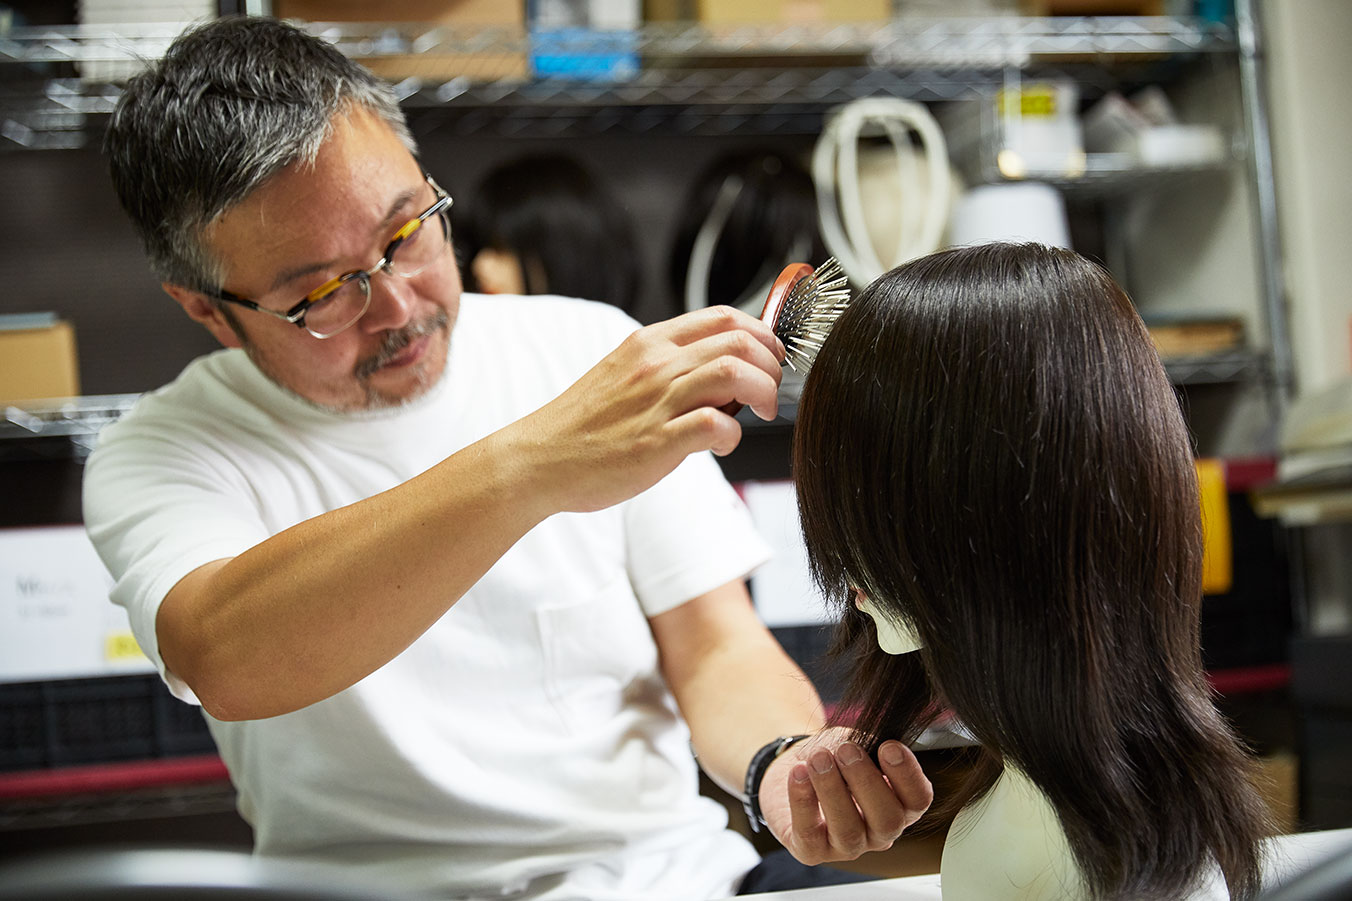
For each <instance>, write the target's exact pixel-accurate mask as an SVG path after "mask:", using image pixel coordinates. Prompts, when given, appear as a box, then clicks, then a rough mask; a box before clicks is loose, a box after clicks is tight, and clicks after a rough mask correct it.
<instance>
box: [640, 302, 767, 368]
mask: <svg viewBox="0 0 1352 901" xmlns="http://www.w3.org/2000/svg"><path fill="white" fill-rule="evenodd" d="M649 328H652V329H655V330H657V331H659V332H660V333H661V335H662V336H663V337H665V338H667V339H668V340H670V341H671V342H672V343H674V344H681V345H685V344H692V343H694V342H695V341H698V340H700V339H701V338H707V337H709V336H711V335H717V334H720V333H724V332H731V331H734V330H740V331H742V332H745V333H747V334H749V335H751V336H752V337H754V338H755V339H756V340H757V341H758V342H760V343H761V344H762V345H763V346H764V347H765V349H766V350H768V351H769V352H770V354H771V355H772V356H773V357H774V358H775V359H776V360H782V359H784V343H783V342H782V341H780V340H779V339H778V338H776V337H775V333H774V332H773V331H772V330H771V329H770V327H769V326H768V325H766V324H765V323H763V322H761V321H760V320H759V319H757V318H756V317H755V316H751V315H748V314H746V313H743V312H742V311H741V310H738V309H736V308H735V307H725V306H719V307H706V308H704V309H702V310H695V311H694V312H691V313H685V314H683V315H681V316H677V317H675V318H674V319H668V320H666V321H665V322H661V323H658V324H656V325H653V326H649Z"/></svg>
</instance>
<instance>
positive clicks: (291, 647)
mask: <svg viewBox="0 0 1352 901" xmlns="http://www.w3.org/2000/svg"><path fill="white" fill-rule="evenodd" d="M508 439H509V436H507V437H504V436H502V435H501V434H499V435H495V436H490V437H489V438H487V439H485V440H484V441H481V442H479V443H477V444H474V445H471V446H470V447H468V448H466V449H464V450H462V451H460V452H459V453H457V454H455V455H453V456H452V457H449V458H447V459H446V460H445V461H443V462H442V463H441V464H439V465H438V466H436V467H433V468H432V469H430V470H428V471H427V472H425V473H423V474H422V475H419V476H417V477H416V478H414V479H412V480H410V481H408V482H406V483H404V484H402V485H399V486H397V487H396V488H393V489H390V490H389V491H386V492H383V493H381V494H378V495H375V496H373V497H371V498H368V499H366V500H363V501H360V502H358V503H355V504H351V505H349V506H346V507H342V508H340V509H338V510H334V511H332V512H329V513H326V514H323V515H321V516H317V517H315V518H313V519H310V520H307V521H305V522H302V523H299V524H298V525H296V526H294V527H292V528H290V529H287V530H286V531H284V532H281V533H278V534H277V535H275V536H273V537H272V538H269V539H268V540H267V541H264V542H263V543H261V544H259V545H257V546H256V547H254V548H252V549H250V550H249V551H246V552H245V553H243V554H241V555H240V556H238V557H236V558H234V559H232V560H229V561H224V562H223V563H221V564H220V565H216V564H209V565H208V566H206V567H203V568H201V569H199V570H198V571H196V572H194V573H192V574H190V575H189V576H188V577H187V578H185V579H183V580H182V581H181V582H180V583H179V584H178V585H176V586H175V587H174V589H173V591H171V592H170V594H169V595H168V597H167V598H166V599H165V602H164V604H163V606H162V607H161V609H160V614H159V617H158V619H157V634H158V638H159V643H160V651H161V655H162V656H163V657H164V660H165V664H166V665H167V666H168V667H169V669H171V670H172V671H173V672H174V673H175V674H176V675H178V676H179V677H180V678H182V679H183V680H184V681H185V682H187V683H188V685H189V686H191V687H192V689H193V690H194V692H196V693H197V695H198V697H199V699H200V700H201V701H202V702H203V706H204V707H205V708H206V709H207V710H208V712H210V713H211V714H212V715H213V716H216V717H218V718H221V719H256V718H261V717H268V716H275V715H277V714H281V713H286V712H289V711H291V710H295V709H298V708H300V707H303V706H305V705H307V704H311V703H314V702H315V701H319V700H322V699H323V698H326V697H329V696H330V695H333V694H335V693H337V692H339V691H341V690H343V689H344V688H347V687H348V686H350V685H352V684H354V683H355V682H357V681H358V680H360V679H361V678H363V677H365V676H366V675H368V674H369V673H371V672H373V671H374V670H376V669H378V668H379V667H381V666H383V665H384V664H385V663H387V662H388V661H389V660H391V659H393V658H394V657H395V656H397V655H398V654H399V653H400V652H401V651H403V650H404V649H405V648H406V647H407V646H408V645H409V644H411V643H412V642H413V641H414V640H415V639H417V637H418V636H420V635H421V634H422V633H423V632H425V631H426V630H427V629H428V628H429V627H430V626H431V625H432V624H433V623H435V622H436V621H437V619H439V618H440V617H441V616H442V615H443V614H444V613H445V612H446V611H447V610H448V609H449V608H450V607H451V606H452V605H453V604H454V603H455V601H457V600H458V599H459V598H460V597H461V596H463V595H464V593H465V592H466V591H467V590H469V588H470V587H471V586H473V585H474V583H475V582H477V581H478V580H479V579H480V578H481V577H482V576H483V574H484V573H485V572H487V571H488V569H489V568H490V567H492V565H493V564H494V563H495V562H496V561H497V560H498V559H499V558H500V557H501V556H502V555H503V554H504V553H505V552H506V551H507V550H508V549H509V548H510V547H511V546H512V545H513V544H514V543H515V542H516V541H517V540H518V539H519V538H520V537H521V536H522V535H524V534H525V533H526V532H527V531H529V530H530V529H531V528H532V527H534V526H535V525H536V524H537V523H538V522H539V521H540V520H542V519H543V518H544V517H545V516H547V515H549V513H550V512H552V511H551V510H549V509H548V508H547V507H542V506H541V505H540V504H538V503H536V502H535V500H534V498H538V497H539V496H540V495H541V494H542V492H534V491H532V490H531V487H530V486H531V482H530V478H531V476H530V474H529V473H525V472H523V471H521V470H520V469H519V468H518V465H517V462H516V461H518V459H519V455H517V454H514V453H511V452H510V448H506V447H503V446H502V445H503V442H504V441H505V440H508Z"/></svg>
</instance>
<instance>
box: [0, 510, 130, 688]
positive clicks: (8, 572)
mask: <svg viewBox="0 0 1352 901" xmlns="http://www.w3.org/2000/svg"><path fill="white" fill-rule="evenodd" d="M112 586H113V579H112V577H111V576H110V575H109V574H108V570H107V569H105V568H104V566H103V561H101V560H100V559H99V557H98V554H97V553H96V552H95V551H94V546H93V545H92V544H90V543H89V537H88V536H87V535H86V534H85V530H84V527H83V526H42V527H36V528H27V529H0V682H28V681H37V680H41V679H67V678H82V677H89V676H106V675H110V674H114V673H132V672H151V671H153V667H152V666H151V664H150V661H148V660H147V659H146V658H145V655H143V654H141V653H140V650H139V648H137V647H136V643H135V640H134V639H132V638H131V627H130V625H129V624H128V622H127V613H126V611H125V610H123V609H122V608H121V607H118V606H116V605H114V604H113V603H112V602H111V601H109V600H108V593H109V591H110V590H111V589H112Z"/></svg>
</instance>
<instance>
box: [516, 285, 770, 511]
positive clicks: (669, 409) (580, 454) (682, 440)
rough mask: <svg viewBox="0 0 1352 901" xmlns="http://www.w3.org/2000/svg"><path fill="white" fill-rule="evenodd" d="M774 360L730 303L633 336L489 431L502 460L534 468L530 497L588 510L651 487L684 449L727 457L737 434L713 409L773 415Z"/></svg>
mask: <svg viewBox="0 0 1352 901" xmlns="http://www.w3.org/2000/svg"><path fill="white" fill-rule="evenodd" d="M783 355H784V350H783V345H782V343H781V342H780V341H779V339H778V338H776V337H775V336H774V333H773V332H772V331H771V330H770V328H769V327H768V326H766V325H765V324H764V323H763V322H761V321H760V320H759V319H756V318H755V317H753V316H748V315H747V314H745V313H743V312H741V311H739V310H736V309H733V308H732V307H709V308H707V309H704V310H697V311H695V312H693V313H687V314H685V315H683V316H678V317H676V318H675V319H670V320H668V321H666V322H659V323H656V324H654V325H650V326H647V327H645V328H641V329H639V330H638V331H636V332H634V334H632V335H630V336H629V337H628V338H627V339H625V341H624V342H623V343H622V344H621V345H620V346H619V347H618V348H616V349H615V350H614V351H612V352H611V353H610V354H609V355H607V356H606V357H605V358H604V359H603V360H601V362H599V363H597V364H596V366H594V367H593V368H592V369H591V370H590V371H588V372H587V373H586V374H585V375H583V376H582V378H581V379H579V380H578V381H577V382H576V383H575V384H574V385H572V386H571V387H570V388H569V389H568V390H566V391H564V392H563V394H561V395H559V397H558V398H556V399H555V400H553V401H551V402H550V403H548V404H546V405H545V406H543V407H541V408H540V409H539V410H537V411H536V412H534V413H532V414H531V415H529V416H527V417H525V418H524V419H522V420H520V421H518V422H516V423H513V424H512V425H511V426H508V427H507V428H506V429H504V430H503V431H502V432H501V433H499V435H500V436H502V437H503V438H505V439H507V440H509V441H510V443H511V446H510V448H509V449H507V450H506V451H505V452H506V453H508V454H509V456H512V455H514V456H516V457H517V458H519V459H524V461H525V462H526V463H527V465H532V464H533V465H534V466H535V467H537V469H536V471H537V472H538V473H540V475H541V478H540V480H539V483H538V486H537V487H538V488H539V489H540V491H539V492H537V493H536V494H535V499H536V500H537V501H539V502H543V503H545V504H547V505H549V506H552V507H554V508H555V509H560V510H569V511H577V512H585V511H590V510H598V509H601V508H604V507H607V506H610V505H611V504H614V503H617V502H619V501H622V500H625V499H627V498H629V497H632V496H633V495H635V494H638V493H639V492H640V491H643V490H644V489H646V488H649V487H651V486H652V485H653V484H655V483H656V482H657V481H658V479H660V478H662V477H663V476H665V475H666V474H667V473H669V472H671V470H673V469H675V468H676V466H677V465H678V464H679V463H680V462H681V461H682V460H683V459H685V457H686V456H687V455H689V454H691V453H694V452H696V451H702V450H712V451H713V452H714V453H717V454H727V453H730V452H731V451H732V450H733V448H735V447H736V446H737V443H738V442H739V441H740V440H741V437H742V428H741V425H740V424H739V423H738V422H737V421H736V420H735V419H734V418H733V417H732V416H730V415H728V413H727V412H725V411H724V410H723V409H720V408H723V407H726V406H727V405H729V404H734V403H735V404H745V405H746V406H748V407H750V408H751V409H752V410H753V411H755V413H756V415H758V416H760V417H761V418H762V419H767V420H768V419H773V418H774V417H775V413H776V409H777V400H776V396H777V393H778V389H779V381H780V379H781V377H782V375H781V369H780V363H779V361H780V359H782V358H783ZM513 452H515V454H513ZM549 512H553V511H552V510H551V511H549Z"/></svg>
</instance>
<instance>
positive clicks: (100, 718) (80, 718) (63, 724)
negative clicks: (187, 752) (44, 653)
mask: <svg viewBox="0 0 1352 901" xmlns="http://www.w3.org/2000/svg"><path fill="white" fill-rule="evenodd" d="M151 687H152V686H151V685H150V684H149V682H148V681H147V680H146V679H144V678H142V677H131V678H127V677H114V678H109V679H67V680H62V681H59V682H47V683H45V684H44V685H43V691H44V693H45V695H46V698H45V705H44V708H43V713H44V715H45V720H46V726H47V752H48V757H47V762H48V763H49V764H50V765H52V766H63V765H66V764H72V763H101V762H104V761H111V760H130V759H134V758H138V757H151V756H153V755H154V753H155V720H154V716H155V697H154V695H153V694H152V693H151Z"/></svg>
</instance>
